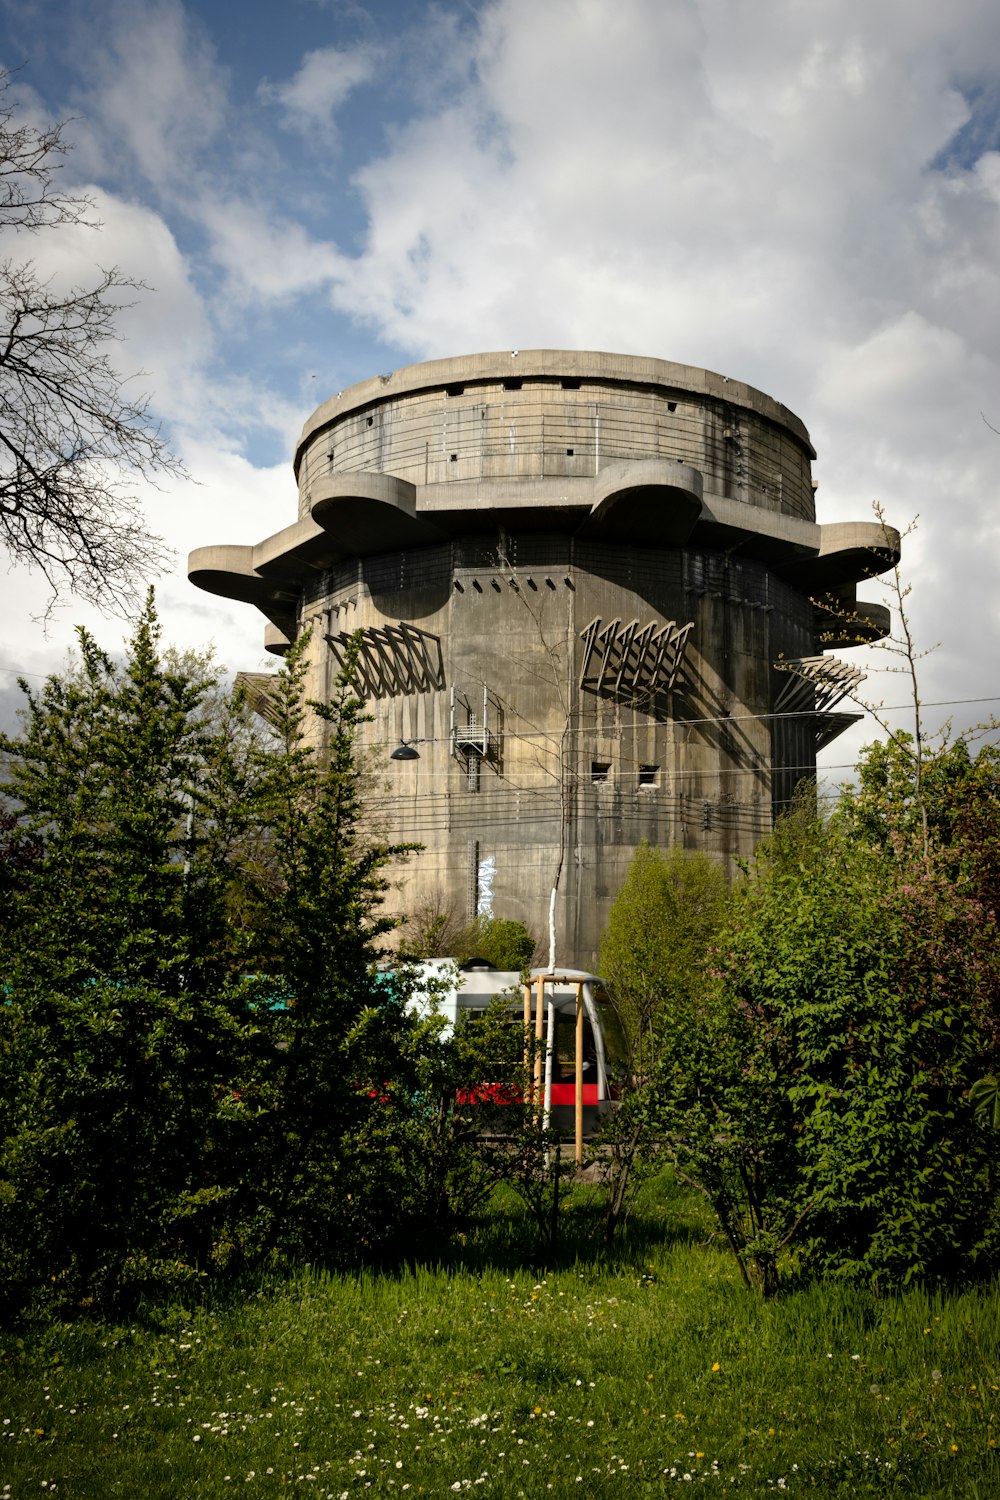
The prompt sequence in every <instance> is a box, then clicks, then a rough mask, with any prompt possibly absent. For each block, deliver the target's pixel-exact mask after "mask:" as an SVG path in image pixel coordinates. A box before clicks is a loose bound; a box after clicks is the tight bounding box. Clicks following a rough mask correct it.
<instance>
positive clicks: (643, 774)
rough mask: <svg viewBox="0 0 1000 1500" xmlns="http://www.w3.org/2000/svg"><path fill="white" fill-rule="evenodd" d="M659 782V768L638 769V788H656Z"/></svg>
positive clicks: (644, 767) (641, 767)
mask: <svg viewBox="0 0 1000 1500" xmlns="http://www.w3.org/2000/svg"><path fill="white" fill-rule="evenodd" d="M659 780H660V768H659V766H640V767H639V785H640V786H650V787H655V786H657V785H658V784H659Z"/></svg>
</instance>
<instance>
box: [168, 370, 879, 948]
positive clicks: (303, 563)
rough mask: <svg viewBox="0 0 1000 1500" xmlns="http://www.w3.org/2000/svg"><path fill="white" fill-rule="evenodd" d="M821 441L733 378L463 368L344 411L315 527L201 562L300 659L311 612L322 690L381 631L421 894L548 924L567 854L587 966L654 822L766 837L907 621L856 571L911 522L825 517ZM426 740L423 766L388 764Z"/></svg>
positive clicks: (330, 432)
mask: <svg viewBox="0 0 1000 1500" xmlns="http://www.w3.org/2000/svg"><path fill="white" fill-rule="evenodd" d="M812 456H813V454H812V448H811V446H810V443H809V438H808V434H807V432H806V430H805V428H804V427H803V426H802V423H801V422H800V421H799V419H798V418H797V417H795V416H794V415H793V414H792V413H791V412H789V411H788V410H787V409H786V408H784V407H782V406H780V405H779V404H778V403H777V402H774V401H772V400H771V398H770V397H767V396H765V395H764V394H763V393H761V392H758V391H754V390H753V389H752V388H751V387H748V386H744V385H741V384H740V383H739V382H735V381H728V380H726V379H725V377H723V376H718V375H713V374H711V373H710V372H707V371H700V370H694V369H691V368H690V367H687V366H682V365H671V364H668V363H666V362H665V361H659V360H642V359H635V358H631V357H628V356H617V355H603V354H582V353H573V352H569V353H566V352H558V351H548V350H541V351H526V352H524V353H520V352H518V353H516V354H515V353H506V354H492V355H473V356H467V357H463V358H461V359H457V360H439V361H434V362H432V363H430V364H427V365H418V366H412V367H410V368H408V369H406V370H402V371H397V372H396V373H395V374H394V375H392V376H387V377H384V378H383V377H378V378H376V379H374V380H370V381H366V382H364V384H363V385H361V386H357V387H354V388H353V389H352V390H350V391H346V392H343V393H341V395H340V396H337V397H334V398H332V399H331V400H330V401H328V402H326V403H324V405H323V406H322V407H320V408H319V409H318V410H317V412H316V413H314V415H313V416H312V417H311V418H310V420H309V422H307V424H306V427H305V430H304V432H303V436H302V439H301V441H300V444H299V448H298V451H297V454H296V468H297V473H298V478H299V493H300V516H299V520H298V521H297V522H296V523H294V524H293V525H291V526H289V527H286V528H285V529H284V530H283V531H281V532H278V533H277V534H276V535H275V536H273V537H270V538H268V539H266V540H265V541H263V542H261V543H260V544H259V546H257V547H253V548H246V547H243V548H235V547H226V546H221V547H210V548H202V549H200V550H199V552H197V553H195V554H192V559H191V576H192V578H193V579H194V581H196V582H198V583H199V584H200V585H201V586H203V587H206V588H209V589H212V590H214V591H216V592H220V593H224V594H227V595H229V596H230V597H235V598H240V599H245V600H246V601H247V602H250V603H254V604H256V605H257V607H258V608H260V609H261V610H262V611H263V613H264V614H265V615H267V617H268V618H269V619H270V620H271V621H272V625H271V627H270V629H269V637H268V644H269V647H270V649H272V650H278V651H280V650H281V649H283V648H284V647H286V645H287V642H288V640H289V639H291V638H293V637H294V636H295V635H296V634H297V633H298V632H299V631H300V630H302V629H303V628H305V627H306V626H310V627H311V628H312V630H313V637H312V647H311V651H312V656H311V663H310V666H311V686H312V689H313V691H314V692H315V693H316V695H317V696H321V695H323V694H326V693H328V692H329V691H330V690H331V685H332V682H333V680H334V677H335V674H336V670H337V664H338V661H339V659H340V657H341V656H342V654H343V650H344V647H345V644H346V642H347V641H348V640H349V639H350V638H351V636H352V635H353V634H354V633H355V632H357V631H361V632H362V648H361V663H360V668H359V682H360V685H361V689H362V691H363V692H364V694H365V696H366V698H367V700H368V704H369V708H370V711H371V713H372V721H371V723H370V724H369V725H368V726H366V728H365V731H364V735H363V739H364V745H365V747H366V748H367V751H368V753H369V756H370V758H371V759H372V760H373V762H374V763H375V764H380V765H381V766H383V767H384V768H385V769H384V773H383V776H382V778H381V787H380V790H379V793H378V795H377V798H376V800H377V804H378V810H379V814H380V816H381V817H382V818H383V819H384V820H385V822H386V826H387V828H388V831H390V832H391V834H392V836H393V837H395V838H397V839H402V840H411V839H415V840H419V841H420V842H422V843H423V844H424V845H425V852H424V853H423V854H422V855H420V856H419V857H418V858H416V859H413V860H412V861H411V862H410V863H409V865H408V867H407V868H406V869H405V870H404V871H403V872H401V877H400V879H401V885H400V889H399V891H398V892H397V899H398V903H399V906H400V909H401V910H403V911H404V912H405V911H409V912H413V911H415V910H417V909H418V908H420V907H421V906H426V905H428V904H437V905H439V906H440V907H441V908H451V909H452V910H454V911H455V912H456V913H457V914H458V915H460V916H463V917H464V916H467V915H471V914H472V913H474V912H475V910H476V907H477V903H478V905H479V907H480V909H482V908H483V907H484V906H489V907H490V908H491V909H492V911H493V913H494V914H495V915H497V916H509V917H517V918H519V919H521V920H523V921H525V922H526V923H527V924H528V925H529V926H530V927H531V928H532V929H533V930H534V931H536V932H537V933H538V934H539V936H541V935H542V934H543V931H544V929H545V926H546V920H547V910H548V897H549V891H550V888H551V886H552V883H553V880H554V878H555V875H556V870H557V868H559V867H560V866H561V874H560V881H559V886H560V894H559V902H558V917H559V921H558V930H559V946H558V958H559V961H560V962H562V963H573V964H577V965H580V966H583V967H592V966H593V964H594V962H595V958H596V951H597V946H598V943H599V939H600V934H601V930H602V928H603V925H604V923H605V921H606V919H607V913H608V909H609V906H610V903H611V901H612V899H613V898H614V895H615V893H616V891H617V890H618V888H619V886H620V884H621V881H622V880H623V878H624V876H625V873H626V870H627V868H628V864H629V861H630V859H631V857H632V854H633V853H634V850H635V848H636V845H637V844H638V843H639V841H640V840H641V839H644V838H645V839H648V840H649V841H650V842H651V843H654V844H668V843H681V844H683V845H685V846H686V847H691V848H700V849H705V850H707V851H708V852H710V853H711V854H713V855H714V856H716V857H717V858H718V859H719V860H720V861H724V862H728V861H729V860H730V859H731V857H732V856H733V855H734V854H735V855H746V854H748V853H749V852H750V851H751V850H752V848H753V846H754V844H755V843H756V842H757V840H758V839H759V838H760V837H761V835H762V834H763V833H765V832H766V831H767V830H768V829H769V828H770V826H771V819H772V814H773V810H774V807H775V805H776V804H778V805H780V804H781V803H783V802H784V801H785V800H786V799H787V798H788V796H790V795H791V791H792V788H793V787H794V784H795V782H796V781H797V780H798V779H799V778H800V776H802V775H809V774H811V772H812V771H813V770H814V768H815V752H816V745H817V744H818V743H821V742H823V739H824V737H826V738H829V737H831V735H832V734H833V733H835V732H836V731H837V729H838V727H839V725H838V721H837V718H836V715H835V714H833V713H832V712H831V710H832V709H835V708H836V705H837V699H838V696H839V694H840V691H841V687H842V684H843V681H844V680H846V679H845V673H846V674H847V679H849V678H850V672H849V670H848V669H847V668H846V667H844V666H843V665H842V664H840V665H838V664H837V663H836V662H830V663H829V664H828V665H827V664H825V663H824V662H823V660H822V659H821V657H820V655H819V653H820V652H821V651H822V650H824V649H826V648H827V647H828V646H830V645H848V644H851V643H854V642H856V641H858V640H861V639H872V638H874V637H877V636H878V635H879V634H881V633H883V632H884V629H885V626H886V620H885V618H884V611H882V612H880V611H879V608H878V607H877V606H872V605H867V606H858V608H857V610H856V611H854V612H853V613H852V611H853V603H854V587H855V583H856V581H857V580H858V579H859V578H861V577H863V576H865V575H866V574H867V573H870V572H872V571H874V570H875V569H876V568H877V567H881V566H885V565H887V563H889V562H891V561H892V560H893V558H894V557H895V556H896V555H898V538H896V537H895V536H894V534H891V535H890V534H883V533H882V532H881V531H880V530H879V529H878V528H875V527H873V526H871V525H866V524H864V523H861V524H855V525H845V524H840V525H838V526H836V527H827V528H824V527H822V526H819V525H817V524H816V521H815V512H814V497H813V487H812V482H811V474H810V460H811V458H812ZM845 612H846V614H847V616H848V618H846V619H845ZM789 662H791V663H796V662H800V663H802V666H801V667H800V668H797V669H796V672H795V674H793V678H794V680H793V678H790V676H789V673H788V672H787V671H786V670H784V668H785V667H787V664H788V663H789ZM484 713H485V725H484ZM401 740H402V741H406V742H409V743H412V744H415V745H416V747H417V748H418V750H419V758H418V759H416V760H411V761H402V762H400V761H391V760H389V758H388V757H389V752H390V751H391V750H392V748H393V747H394V746H397V745H398V744H399V742H400V741H401Z"/></svg>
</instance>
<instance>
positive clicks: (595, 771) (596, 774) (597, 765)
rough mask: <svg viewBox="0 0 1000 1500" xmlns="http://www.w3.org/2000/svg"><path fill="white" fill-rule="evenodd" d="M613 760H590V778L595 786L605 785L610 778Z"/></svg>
mask: <svg viewBox="0 0 1000 1500" xmlns="http://www.w3.org/2000/svg"><path fill="white" fill-rule="evenodd" d="M610 775H611V762H610V761H609V760H592V761H591V762H590V779H591V781H592V782H593V783H594V785H595V786H603V785H605V784H606V783H607V782H608V781H609V780H610Z"/></svg>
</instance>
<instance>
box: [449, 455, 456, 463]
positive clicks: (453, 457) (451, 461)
mask: <svg viewBox="0 0 1000 1500" xmlns="http://www.w3.org/2000/svg"><path fill="white" fill-rule="evenodd" d="M448 461H449V463H453V464H457V463H458V454H457V453H453V454H452V455H451V458H450V459H449V460H448Z"/></svg>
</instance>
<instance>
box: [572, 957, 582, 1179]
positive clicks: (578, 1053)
mask: <svg viewBox="0 0 1000 1500" xmlns="http://www.w3.org/2000/svg"><path fill="white" fill-rule="evenodd" d="M574 1103H575V1111H574V1113H575V1116H576V1120H575V1125H576V1164H577V1166H578V1167H581V1166H582V1165H583V985H582V984H578V985H577V987H576V1099H575V1101H574Z"/></svg>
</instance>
